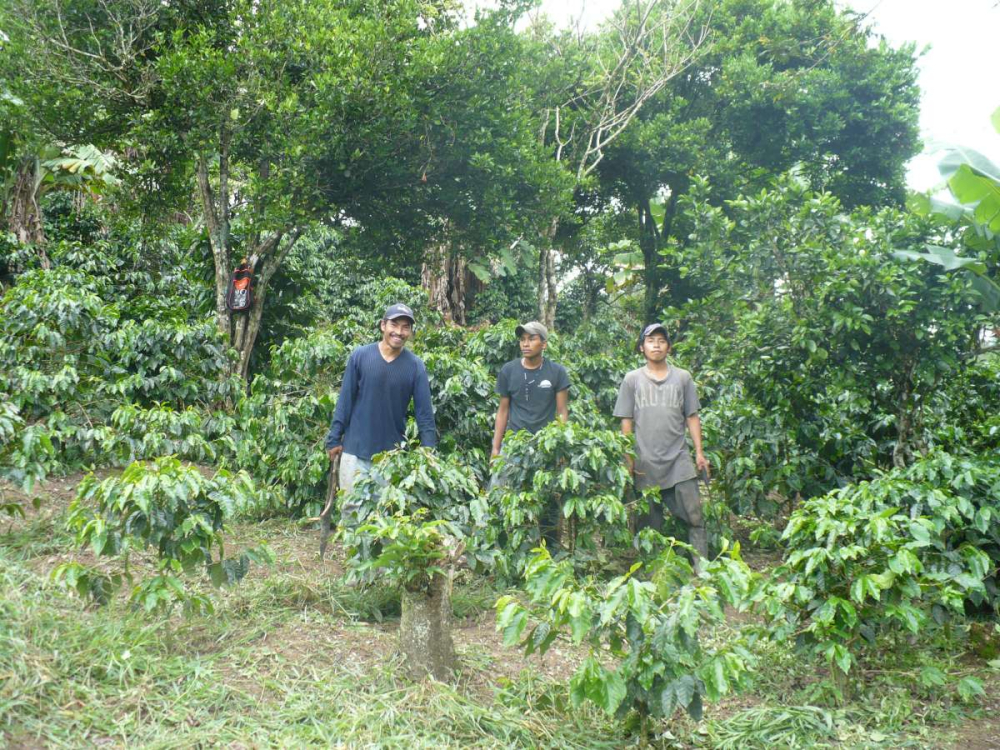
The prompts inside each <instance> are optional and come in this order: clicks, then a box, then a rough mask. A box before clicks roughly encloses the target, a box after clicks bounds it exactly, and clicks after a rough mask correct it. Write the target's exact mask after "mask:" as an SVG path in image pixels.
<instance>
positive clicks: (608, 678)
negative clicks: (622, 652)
mask: <svg viewBox="0 0 1000 750" xmlns="http://www.w3.org/2000/svg"><path fill="white" fill-rule="evenodd" d="M626 693H627V690H626V688H625V680H624V679H623V678H622V676H621V675H620V674H618V672H612V671H610V670H608V669H606V668H605V667H604V666H603V665H602V664H601V663H600V662H599V661H597V660H596V659H595V658H594V657H590V658H588V659H587V661H586V662H584V664H583V666H581V667H580V669H578V670H577V672H576V674H574V675H573V678H572V680H571V681H570V696H571V697H572V699H573V703H574V705H577V706H579V705H580V703H582V699H583V698H586V699H587V700H589V701H591V702H592V703H595V704H597V705H598V706H600V707H601V708H603V709H604V711H605V712H606V713H608V714H609V715H613V714H614V713H615V712H616V711H617V710H618V706H620V705H621V702H622V701H623V700H625V695H626Z"/></svg>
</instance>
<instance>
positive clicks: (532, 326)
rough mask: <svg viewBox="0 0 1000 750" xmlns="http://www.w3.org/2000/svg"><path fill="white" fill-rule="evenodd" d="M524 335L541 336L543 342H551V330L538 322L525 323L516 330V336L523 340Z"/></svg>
mask: <svg viewBox="0 0 1000 750" xmlns="http://www.w3.org/2000/svg"><path fill="white" fill-rule="evenodd" d="M524 334H528V335H529V336H540V337H541V339H542V341H548V340H549V329H548V328H546V327H545V326H543V325H542V324H541V323H539V322H538V321H537V320H533V321H531V322H530V323H523V324H522V325H519V326H518V327H517V328H515V329H514V335H515V336H517V337H518V338H521V337H522V336H523V335H524Z"/></svg>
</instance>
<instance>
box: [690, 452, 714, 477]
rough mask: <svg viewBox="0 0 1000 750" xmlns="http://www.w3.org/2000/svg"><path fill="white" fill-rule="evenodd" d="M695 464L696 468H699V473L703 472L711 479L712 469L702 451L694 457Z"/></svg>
mask: <svg viewBox="0 0 1000 750" xmlns="http://www.w3.org/2000/svg"><path fill="white" fill-rule="evenodd" d="M694 463H695V466H697V467H698V471H699V472H702V471H703V472H705V476H706V477H711V476H712V467H711V466H710V465H709V463H708V459H707V458H705V454H704V453H702V452H701V451H698V453H697V454H696V455H695V457H694Z"/></svg>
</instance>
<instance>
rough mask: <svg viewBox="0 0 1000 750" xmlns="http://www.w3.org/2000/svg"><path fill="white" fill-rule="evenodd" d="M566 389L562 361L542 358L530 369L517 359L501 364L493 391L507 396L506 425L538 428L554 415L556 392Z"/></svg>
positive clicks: (536, 430)
mask: <svg viewBox="0 0 1000 750" xmlns="http://www.w3.org/2000/svg"><path fill="white" fill-rule="evenodd" d="M567 389H569V374H568V373H567V372H566V368H565V367H563V366H562V365H557V364H556V363H555V362H552V361H550V360H547V359H544V358H543V359H542V364H541V366H540V367H538V368H536V369H534V370H529V369H528V368H527V367H525V366H524V365H523V364H521V360H520V359H514V360H511V361H510V362H508V363H507V364H505V365H504V366H503V367H501V368H500V374H499V375H497V388H496V391H497V393H498V394H499V395H501V396H508V397H509V398H510V417H509V418H508V420H507V429H508V430H511V431H517V430H528V431H529V432H531V433H535V432H538V431H539V430H540V429H542V428H543V427H545V425H547V424H548V423H549V422H551V421H552V420H553V419H555V418H556V394H557V393H559V392H560V391H565V390H567Z"/></svg>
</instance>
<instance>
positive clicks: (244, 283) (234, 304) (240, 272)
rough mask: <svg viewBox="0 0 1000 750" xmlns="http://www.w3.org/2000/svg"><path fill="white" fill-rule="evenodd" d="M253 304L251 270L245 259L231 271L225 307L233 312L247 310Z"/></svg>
mask: <svg viewBox="0 0 1000 750" xmlns="http://www.w3.org/2000/svg"><path fill="white" fill-rule="evenodd" d="M251 304H253V271H251V270H250V266H249V265H248V264H247V262H246V260H244V261H243V262H242V263H240V265H239V267H238V268H237V269H236V270H235V271H233V276H232V278H231V279H230V280H229V291H228V292H227V293H226V307H228V308H229V309H230V310H232V311H233V312H243V311H244V310H249V309H250V305H251Z"/></svg>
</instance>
